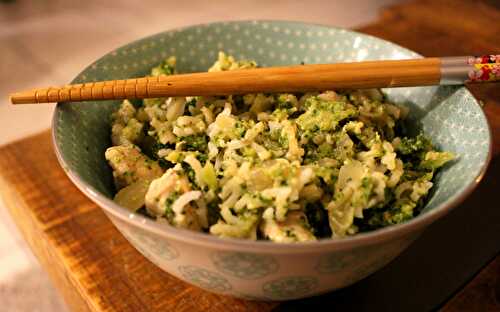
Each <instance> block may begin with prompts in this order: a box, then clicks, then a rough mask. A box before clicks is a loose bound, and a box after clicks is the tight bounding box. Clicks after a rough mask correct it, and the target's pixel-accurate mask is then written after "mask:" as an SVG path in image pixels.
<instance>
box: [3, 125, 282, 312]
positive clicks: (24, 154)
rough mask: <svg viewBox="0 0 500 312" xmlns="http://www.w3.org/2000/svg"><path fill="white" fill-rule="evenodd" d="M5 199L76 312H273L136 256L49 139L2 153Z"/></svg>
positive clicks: (24, 143) (23, 143) (266, 305)
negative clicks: (58, 157)
mask: <svg viewBox="0 0 500 312" xmlns="http://www.w3.org/2000/svg"><path fill="white" fill-rule="evenodd" d="M0 192H1V195H2V198H4V200H5V202H6V206H7V207H8V209H9V212H10V213H11V215H12V217H13V220H14V221H15V223H16V224H17V226H18V227H19V229H20V230H21V232H22V234H23V236H24V237H25V239H26V240H27V241H28V243H29V245H30V247H31V248H32V250H33V252H34V253H35V255H36V256H37V258H38V259H40V262H41V263H42V265H43V266H44V267H45V268H46V269H47V270H48V271H49V274H50V276H51V277H52V279H53V280H54V282H55V284H56V286H57V288H58V289H59V290H60V291H61V292H62V294H63V296H64V298H65V300H66V302H67V303H68V305H69V306H70V307H71V308H72V310H74V311H127V312H141V311H181V312H182V311H269V310H271V308H273V306H274V305H275V304H272V303H262V302H250V301H248V302H247V301H243V300H239V299H235V298H232V297H225V296H219V295H215V294H211V293H209V292H206V291H203V290H201V289H199V288H196V287H193V286H190V285H188V284H186V283H184V282H182V281H180V280H178V279H177V278H175V277H173V276H170V275H168V274H167V273H165V272H163V271H162V270H160V269H159V268H158V267H156V266H155V265H154V264H152V263H151V262H149V261H148V260H146V259H145V258H144V257H143V256H142V255H141V254H139V252H137V251H136V250H135V249H134V248H133V247H132V246H131V245H130V244H129V243H128V242H127V241H126V239H125V238H124V237H123V236H122V235H121V234H120V233H119V232H118V230H116V229H115V227H114V226H113V224H112V223H111V222H110V221H109V220H108V218H107V217H106V216H105V215H104V213H103V212H102V210H101V209H100V208H99V207H97V206H96V205H95V204H93V203H92V202H91V201H90V200H89V199H87V198H86V197H85V196H84V195H83V194H82V193H81V192H80V191H78V189H77V188H76V187H75V186H74V185H73V183H72V182H71V181H70V180H69V179H68V178H67V177H66V175H65V174H64V172H63V170H62V169H61V168H60V167H59V165H58V163H57V160H56V157H55V155H54V153H53V150H52V144H51V143H50V134H49V132H48V131H47V132H44V133H42V134H39V135H36V136H33V137H30V138H27V139H24V140H22V141H20V142H16V143H14V144H10V145H7V146H5V147H3V148H1V149H0Z"/></svg>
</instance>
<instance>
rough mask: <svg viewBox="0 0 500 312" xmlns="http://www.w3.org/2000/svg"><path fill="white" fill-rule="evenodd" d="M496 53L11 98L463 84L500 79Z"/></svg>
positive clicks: (139, 81)
mask: <svg viewBox="0 0 500 312" xmlns="http://www.w3.org/2000/svg"><path fill="white" fill-rule="evenodd" d="M494 57H495V56H484V57H472V56H462V57H443V58H421V59H410V60H386V61H367V62H352V63H337V64H315V65H296V66H283V67H267V68H256V69H245V70H233V71H222V72H204V73H192V74H180V75H170V76H165V75H164V76H158V77H143V78H132V79H126V80H109V81H100V82H89V83H83V84H73V85H67V86H62V87H48V88H41V89H34V90H29V91H23V92H18V93H14V94H11V95H10V101H11V103H12V104H31V103H50V102H67V101H99V100H120V99H144V98H158V97H169V96H197V95H229V94H244V93H257V92H305V91H322V90H341V89H363V88H390V87H410V86H428V85H438V84H463V83H465V82H484V81H496V80H499V79H500V73H499V72H500V63H495V58H494ZM498 58H499V61H500V56H499V57H498ZM492 60H493V61H492ZM495 68H496V70H495Z"/></svg>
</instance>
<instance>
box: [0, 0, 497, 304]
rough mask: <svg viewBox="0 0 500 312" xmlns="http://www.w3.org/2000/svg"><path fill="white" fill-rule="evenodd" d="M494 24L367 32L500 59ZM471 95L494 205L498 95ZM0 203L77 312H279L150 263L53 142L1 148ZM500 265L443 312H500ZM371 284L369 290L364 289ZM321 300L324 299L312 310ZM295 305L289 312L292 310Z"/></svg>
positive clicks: (443, 8)
mask: <svg viewBox="0 0 500 312" xmlns="http://www.w3.org/2000/svg"><path fill="white" fill-rule="evenodd" d="M497 3H498V2H497ZM478 16H479V17H480V18H478ZM498 20H500V9H499V8H498V7H496V6H495V4H494V2H488V1H478V2H474V3H472V2H466V1H458V0H442V1H428V0H420V1H414V2H410V3H405V4H401V5H399V6H395V7H392V8H389V9H387V10H386V11H384V12H383V14H382V18H381V20H380V21H379V22H377V23H376V24H373V25H369V26H367V27H364V28H362V29H361V31H364V32H366V33H369V34H373V35H376V36H379V37H382V38H384V39H388V40H391V41H394V42H397V43H399V44H401V45H403V46H406V47H408V48H410V49H413V50H415V51H417V52H420V53H422V54H423V55H425V56H437V55H466V54H476V53H484V52H485V51H488V52H490V53H496V54H500V47H499V45H498V43H497V41H495V40H496V39H497V37H498V34H499V33H500V29H498V27H500V25H499V24H498ZM470 90H471V91H472V92H473V94H474V95H475V96H476V97H477V98H478V99H480V100H481V101H482V102H483V103H484V105H485V106H484V108H485V111H486V113H487V115H488V118H489V121H490V123H491V126H492V130H493V135H494V141H495V143H494V152H495V157H494V158H493V160H492V165H491V166H490V171H489V172H488V174H487V176H486V177H485V182H488V183H489V184H488V185H489V186H488V188H483V189H481V190H480V191H484V192H486V191H487V190H489V191H488V192H489V193H488V196H490V195H492V194H494V192H492V191H491V190H492V189H494V187H496V186H495V185H494V184H492V183H494V181H497V180H498V179H495V178H494V177H495V175H496V176H498V174H499V173H500V170H499V168H500V164H499V162H500V158H499V156H498V154H500V94H499V88H498V85H490V86H485V85H482V86H471V87H470ZM494 171H496V172H494ZM0 193H1V195H2V197H3V198H4V200H5V201H6V204H7V207H8V208H9V211H10V213H11V215H12V216H13V219H14V221H15V222H16V223H17V225H18V227H19V228H20V230H21V231H22V233H23V235H24V237H25V238H26V240H27V241H28V243H29V245H30V246H31V248H32V249H33V251H34V253H35V254H36V256H37V257H38V258H39V259H40V262H41V263H42V264H43V266H44V267H45V268H46V269H47V270H48V272H49V274H50V276H51V278H52V279H53V281H54V283H55V284H56V286H57V288H58V289H59V290H60V291H61V292H62V294H63V296H64V298H65V300H66V301H67V303H68V304H69V306H70V307H71V308H72V309H73V310H74V311H134V312H135V311H270V310H273V309H275V308H276V307H278V305H277V304H275V303H263V302H250V301H243V300H238V299H234V298H230V297H224V296H219V295H214V294H210V293H208V292H205V291H202V290H200V289H198V288H196V287H192V286H189V285H188V284H186V283H184V282H182V281H180V280H178V279H176V278H174V277H172V276H170V275H168V274H166V273H164V272H163V271H161V270H160V269H158V268H157V267H156V266H155V265H153V264H152V263H150V262H149V261H147V260H146V259H145V258H144V257H142V256H141V255H140V254H139V253H138V252H137V251H136V250H135V249H134V248H133V247H132V246H131V245H130V244H128V243H127V241H126V240H125V239H124V238H123V237H122V236H121V235H120V234H119V233H118V231H117V230H116V229H115V228H114V226H113V225H112V224H111V222H110V221H109V220H108V219H107V218H106V216H105V215H104V214H103V212H102V211H101V210H100V209H99V208H98V207H97V206H96V205H94V204H93V203H91V202H90V201H89V200H88V199H87V198H86V197H85V196H84V195H83V194H81V193H80V192H79V191H78V190H77V189H76V188H75V187H74V186H73V184H72V183H71V182H70V181H69V180H68V179H67V177H66V176H65V174H64V172H63V171H62V169H61V168H60V167H59V165H58V163H57V161H56V158H55V156H54V154H53V152H52V146H51V143H50V135H49V133H48V132H44V133H42V134H39V135H36V136H34V137H30V138H27V139H24V140H22V141H19V142H17V143H14V144H10V145H8V146H5V147H3V148H0ZM473 195H476V196H472V197H471V199H470V201H474V203H475V205H478V207H480V206H481V205H482V204H486V203H484V202H481V200H482V198H481V197H482V196H479V195H477V194H473ZM457 217H459V216H457ZM416 245H418V242H417V244H416ZM416 247H419V246H416ZM499 249H500V248H499ZM498 263H499V260H498V257H497V258H496V260H494V261H492V262H490V263H489V265H488V266H486V267H485V268H484V269H482V272H481V273H480V274H478V275H476V276H475V278H474V279H473V280H472V282H470V283H468V285H467V286H466V287H465V288H463V289H462V290H459V292H458V293H457V294H456V295H453V294H452V293H450V294H449V296H450V297H449V298H451V300H449V301H448V303H446V304H445V305H444V307H443V309H444V310H446V311H470V310H474V309H475V310H477V311H482V310H481V308H483V307H484V308H485V309H490V310H495V309H500V308H499V305H498V297H499V293H500V291H499V287H500V286H499V282H498ZM480 269H481V268H480V267H478V268H477V269H476V270H480ZM372 284H373V283H372ZM372 284H370V283H367V285H368V286H366V287H370V285H372ZM389 284H390V282H389ZM372 286H373V287H379V284H373V285H372ZM363 287H364V286H363ZM366 287H365V288H366ZM359 289H361V288H354V290H353V289H351V290H350V293H351V295H350V296H347V297H342V293H341V292H340V293H339V295H336V296H333V297H334V298H340V299H342V298H348V299H349V300H354V299H353V298H357V300H359V299H360V297H359V296H358V295H359V294H362V293H361V290H359ZM357 291H358V292H357ZM347 292H349V291H347ZM325 300H326V299H321V297H320V298H316V299H313V300H312V301H311V302H313V301H315V302H321V301H324V302H327V301H325ZM442 300H444V299H441V301H439V302H441V303H442ZM307 302H309V301H306V302H305V303H304V304H305V305H307ZM439 302H438V303H439ZM337 303H338V301H337ZM297 304H299V302H297V303H295V302H292V303H288V304H286V305H283V306H284V307H286V310H290V309H292V310H293V308H294V306H296V305H297ZM304 304H303V305H304ZM342 304H343V303H340V305H341V306H342ZM283 306H280V307H283ZM347 306H349V305H347ZM437 307H438V306H435V308H437ZM278 309H279V307H278Z"/></svg>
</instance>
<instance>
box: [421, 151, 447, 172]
mask: <svg viewBox="0 0 500 312" xmlns="http://www.w3.org/2000/svg"><path fill="white" fill-rule="evenodd" d="M453 158H454V156H453V154H452V153H449V152H434V151H430V152H427V153H425V156H424V159H422V162H420V168H422V169H425V170H436V169H438V168H440V167H442V166H443V165H444V164H446V163H447V162H449V161H450V160H453Z"/></svg>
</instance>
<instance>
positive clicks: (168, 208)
mask: <svg viewBox="0 0 500 312" xmlns="http://www.w3.org/2000/svg"><path fill="white" fill-rule="evenodd" d="M200 197H201V192H200V191H193V190H191V186H190V184H189V180H188V179H187V177H185V176H184V175H183V173H182V172H178V171H176V170H175V169H174V168H172V169H168V170H167V171H166V172H165V174H163V175H162V176H161V177H160V178H158V179H156V180H154V181H153V182H152V183H151V185H150V186H149V189H148V192H147V193H146V200H145V204H146V209H147V210H148V212H149V213H151V214H153V215H155V216H161V217H165V218H166V219H167V220H168V222H169V223H170V224H171V225H173V226H176V227H180V228H186V229H190V230H194V231H201V224H200V223H201V222H200V220H199V216H198V212H197V210H196V209H195V208H194V207H193V206H192V205H191V202H192V201H195V200H198V199H199V198H200Z"/></svg>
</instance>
